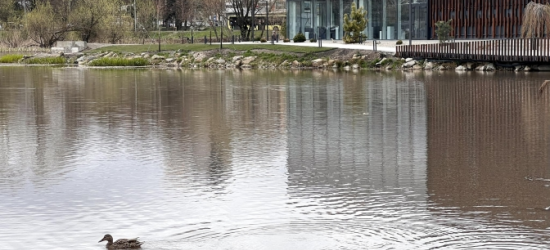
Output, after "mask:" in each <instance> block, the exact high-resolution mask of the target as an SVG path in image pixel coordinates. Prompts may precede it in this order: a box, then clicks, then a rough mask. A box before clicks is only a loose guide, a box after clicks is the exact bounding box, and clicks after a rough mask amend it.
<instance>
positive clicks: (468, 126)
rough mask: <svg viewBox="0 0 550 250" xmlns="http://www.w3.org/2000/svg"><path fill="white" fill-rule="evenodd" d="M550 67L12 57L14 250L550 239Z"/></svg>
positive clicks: (1, 173) (515, 243) (5, 243)
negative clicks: (247, 65)
mask: <svg viewBox="0 0 550 250" xmlns="http://www.w3.org/2000/svg"><path fill="white" fill-rule="evenodd" d="M549 77H550V75H545V74H543V73H538V74H525V73H521V74H513V73H497V74H490V75H488V74H477V73H475V74H463V75H457V74H455V73H444V74H443V73H442V74H439V73H415V74H412V73H406V74H404V73H375V72H363V73H357V74H353V73H334V72H328V71H327V72H309V71H306V72H291V71H290V72H284V71H243V72H239V71H164V70H162V71H156V70H143V71H142V70H92V69H87V70H86V69H85V70H83V69H70V68H69V69H67V68H41V67H0V249H104V245H103V244H101V243H97V241H98V240H100V239H101V238H102V237H103V235H104V234H105V233H110V234H112V235H113V236H114V238H115V239H116V238H122V237H136V236H139V237H141V239H142V240H143V241H145V242H146V243H145V244H144V247H143V248H144V249H155V250H156V249H160V250H162V249H237V250H246V249H250V250H259V249H260V250H261V249H269V250H271V249H273V250H276V249H277V250H279V249H315V250H317V249H331V250H332V249H476V248H477V249H520V248H521V249H544V248H546V246H547V245H548V244H547V243H548V242H549V241H550V239H549V237H548V235H550V230H549V229H548V227H549V226H550V223H549V221H548V218H547V217H548V216H549V215H550V212H549V211H546V210H545V208H546V207H548V206H550V146H549V145H550V140H549V136H550V129H549V128H550V94H549V93H548V92H545V93H542V94H539V92H538V87H539V86H540V83H542V81H543V80H544V79H548V78H549ZM548 91H550V89H548Z"/></svg>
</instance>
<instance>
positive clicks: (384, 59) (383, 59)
mask: <svg viewBox="0 0 550 250" xmlns="http://www.w3.org/2000/svg"><path fill="white" fill-rule="evenodd" d="M387 60H388V59H387V58H385V57H384V58H382V60H380V62H377V63H376V66H377V67H380V65H382V64H383V63H384V62H385V61H387Z"/></svg>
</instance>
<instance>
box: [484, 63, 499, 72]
mask: <svg viewBox="0 0 550 250" xmlns="http://www.w3.org/2000/svg"><path fill="white" fill-rule="evenodd" d="M496 69H497V68H496V67H495V65H494V64H492V63H488V64H487V65H485V71H495V70H496Z"/></svg>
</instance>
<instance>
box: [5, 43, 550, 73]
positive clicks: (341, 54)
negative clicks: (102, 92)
mask: <svg viewBox="0 0 550 250" xmlns="http://www.w3.org/2000/svg"><path fill="white" fill-rule="evenodd" d="M7 55H15V54H7ZM60 57H61V58H63V61H64V63H63V64H59V63H52V64H50V63H32V61H33V60H34V59H38V60H34V61H38V62H44V61H45V62H48V61H49V60H50V59H51V61H54V59H56V60H55V61H58V60H59V58H60ZM1 58H2V56H0V59H1ZM98 60H104V61H107V62H106V63H107V65H101V66H94V65H95V64H97V63H94V61H98ZM135 60H138V61H140V63H142V64H140V65H138V66H135V65H124V64H125V63H131V62H133V61H135ZM111 61H116V63H118V64H116V65H109V62H111ZM17 65H21V66H53V67H58V66H65V67H82V68H136V69H147V68H155V69H159V68H160V69H163V68H166V69H173V68H182V69H183V68H189V69H302V70H311V69H331V68H332V69H343V70H352V69H353V70H386V71H392V70H402V71H411V70H431V71H451V70H452V71H516V72H519V71H526V72H544V71H550V64H521V63H509V64H498V63H495V62H480V61H462V62H459V61H453V60H440V61H428V60H424V59H413V58H397V57H395V56H394V54H393V53H389V52H374V51H369V50H359V49H344V48H335V49H332V50H328V51H325V52H315V53H298V52H292V53H285V52H280V51H276V50H267V49H252V50H248V51H239V50H232V49H222V50H220V49H212V50H205V51H181V50H178V51H163V52H160V53H158V52H142V53H131V52H128V53H124V52H113V51H100V52H84V53H74V54H63V53H61V54H52V53H37V54H34V55H32V56H30V55H26V56H21V59H19V60H17V62H9V63H0V66H17Z"/></svg>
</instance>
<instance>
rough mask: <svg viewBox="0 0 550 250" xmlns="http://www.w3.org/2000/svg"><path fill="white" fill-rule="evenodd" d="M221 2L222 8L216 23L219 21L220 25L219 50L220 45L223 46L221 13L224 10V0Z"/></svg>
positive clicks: (221, 47)
mask: <svg viewBox="0 0 550 250" xmlns="http://www.w3.org/2000/svg"><path fill="white" fill-rule="evenodd" d="M221 2H222V8H221V9H220V17H219V19H220V20H218V21H219V23H220V33H221V35H220V38H221V39H220V49H223V45H222V44H223V22H222V13H223V10H224V9H225V4H224V0H222V1H221Z"/></svg>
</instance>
